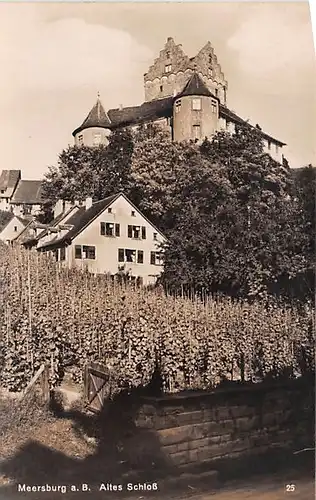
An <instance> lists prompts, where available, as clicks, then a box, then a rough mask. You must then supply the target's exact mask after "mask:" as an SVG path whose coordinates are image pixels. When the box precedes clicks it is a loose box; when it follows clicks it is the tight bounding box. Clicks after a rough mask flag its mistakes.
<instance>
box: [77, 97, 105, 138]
mask: <svg viewBox="0 0 316 500" xmlns="http://www.w3.org/2000/svg"><path fill="white" fill-rule="evenodd" d="M110 126H111V121H110V119H109V116H108V114H107V113H106V111H105V110H104V107H103V106H102V103H101V101H100V99H99V97H98V98H97V102H96V103H95V105H94V106H93V108H92V109H91V111H90V112H89V114H88V116H87V117H86V119H85V120H84V121H83V123H82V124H81V125H80V127H78V128H76V130H74V132H73V133H72V135H73V136H75V135H76V134H78V133H79V132H81V131H82V130H84V129H86V128H91V127H101V128H110Z"/></svg>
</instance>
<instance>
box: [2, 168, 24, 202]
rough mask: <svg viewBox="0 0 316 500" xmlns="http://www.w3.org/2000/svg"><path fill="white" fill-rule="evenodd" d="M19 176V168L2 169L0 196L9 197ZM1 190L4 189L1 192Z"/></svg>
mask: <svg viewBox="0 0 316 500" xmlns="http://www.w3.org/2000/svg"><path fill="white" fill-rule="evenodd" d="M20 178H21V170H2V172H1V175H0V198H10V197H11V196H12V194H13V192H14V190H15V188H16V185H17V183H18V182H19V180H20ZM1 191H5V192H4V193H1Z"/></svg>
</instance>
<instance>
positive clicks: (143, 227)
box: [142, 226, 146, 240]
mask: <svg viewBox="0 0 316 500" xmlns="http://www.w3.org/2000/svg"><path fill="white" fill-rule="evenodd" d="M142 239H143V240H145V239H146V227H145V226H142Z"/></svg>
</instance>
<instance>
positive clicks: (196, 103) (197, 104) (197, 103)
mask: <svg viewBox="0 0 316 500" xmlns="http://www.w3.org/2000/svg"><path fill="white" fill-rule="evenodd" d="M192 109H193V110H195V111H201V109H202V101H201V99H200V98H194V99H192Z"/></svg>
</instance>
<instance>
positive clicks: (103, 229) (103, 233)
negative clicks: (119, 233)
mask: <svg viewBox="0 0 316 500" xmlns="http://www.w3.org/2000/svg"><path fill="white" fill-rule="evenodd" d="M100 226H101V227H100V231H101V235H102V236H104V235H105V222H100Z"/></svg>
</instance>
